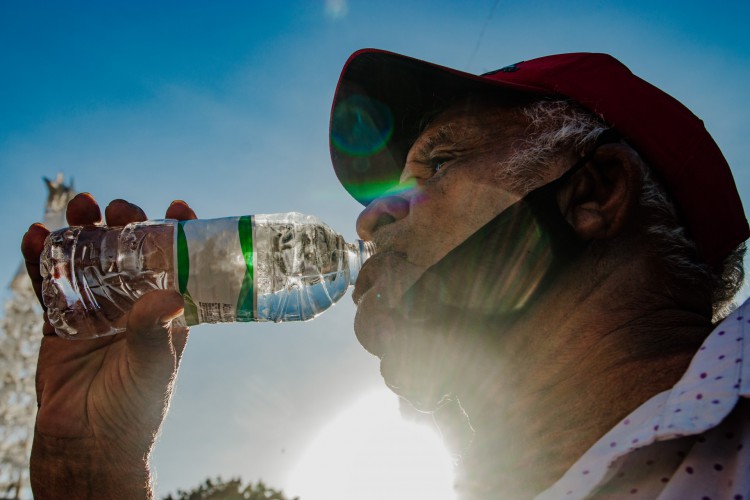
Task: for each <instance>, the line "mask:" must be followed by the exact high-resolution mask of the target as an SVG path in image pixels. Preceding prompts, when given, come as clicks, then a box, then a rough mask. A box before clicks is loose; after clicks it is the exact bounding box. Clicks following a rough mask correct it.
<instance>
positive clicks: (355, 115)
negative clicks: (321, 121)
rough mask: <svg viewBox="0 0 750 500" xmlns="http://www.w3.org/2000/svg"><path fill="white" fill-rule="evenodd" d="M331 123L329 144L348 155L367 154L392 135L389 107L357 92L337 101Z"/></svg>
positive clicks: (381, 147) (376, 150)
mask: <svg viewBox="0 0 750 500" xmlns="http://www.w3.org/2000/svg"><path fill="white" fill-rule="evenodd" d="M331 123H332V126H331V142H332V144H333V146H334V147H335V148H336V149H338V150H339V151H341V152H343V153H346V154H348V155H351V156H371V155H373V154H375V153H377V152H379V151H381V150H382V149H383V148H384V147H385V146H386V144H388V141H389V140H390V138H391V136H392V135H393V113H392V112H391V110H390V108H389V107H388V106H387V105H385V104H383V103H382V102H380V101H378V100H377V99H373V98H371V97H368V96H365V95H361V94H356V95H353V96H350V97H348V98H346V99H344V100H343V101H341V102H340V103H338V104H337V105H336V108H335V109H334V110H333V119H332V121H331Z"/></svg>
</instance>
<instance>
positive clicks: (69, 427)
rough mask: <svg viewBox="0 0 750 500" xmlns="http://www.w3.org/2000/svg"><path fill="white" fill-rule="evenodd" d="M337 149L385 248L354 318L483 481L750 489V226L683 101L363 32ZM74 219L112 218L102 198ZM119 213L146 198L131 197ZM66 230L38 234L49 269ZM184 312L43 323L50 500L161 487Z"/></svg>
mask: <svg viewBox="0 0 750 500" xmlns="http://www.w3.org/2000/svg"><path fill="white" fill-rule="evenodd" d="M331 153H332V158H333V164H334V168H335V170H336V173H337V175H338V176H339V179H340V180H341V182H342V184H343V185H344V187H345V188H346V189H347V190H348V191H349V192H350V193H351V194H352V195H353V196H354V197H355V198H356V199H358V200H359V201H361V202H362V203H364V204H366V205H367V206H366V208H365V210H364V211H363V212H362V214H361V215H360V217H359V219H358V221H357V229H358V232H359V233H360V235H361V236H362V237H363V238H365V239H371V240H373V241H375V243H376V245H377V248H378V253H377V254H376V255H375V256H374V257H372V258H371V259H370V260H369V261H368V262H367V263H366V264H365V266H364V267H363V269H362V271H361V273H360V276H359V279H358V281H357V285H356V288H355V293H354V300H355V302H356V303H357V305H358V309H357V317H356V320H355V331H356V334H357V337H358V339H359V340H360V342H361V343H362V345H363V346H364V347H365V348H366V349H368V350H369V351H370V352H372V353H373V354H375V355H377V356H378V357H380V358H381V371H382V373H383V377H384V379H385V381H386V383H387V384H388V385H389V386H390V387H391V388H392V389H393V390H394V391H395V392H397V393H398V394H399V395H401V396H403V397H404V398H405V399H407V400H409V401H410V402H411V403H412V404H413V405H414V406H415V407H417V408H418V409H421V410H424V411H431V412H434V413H435V416H436V420H437V421H438V423H439V425H441V426H442V428H443V430H444V433H445V436H446V438H447V439H448V440H450V441H451V442H452V443H453V445H454V446H455V447H456V450H457V451H458V452H459V453H460V460H459V463H458V473H457V485H456V487H457V491H458V492H459V494H460V495H461V497H462V498H472V499H487V498H532V497H539V498H590V497H594V498H598V497H601V498H619V497H625V496H627V497H637V498H657V497H658V498H674V499H681V498H750V455H749V454H748V452H747V450H748V447H749V446H750V442H747V443H746V441H750V428H749V427H748V420H749V419H750V409H749V408H748V403H747V401H746V399H745V397H747V396H748V395H750V374H748V373H745V372H746V371H747V366H748V365H747V363H746V362H745V361H744V360H745V359H747V358H749V357H750V352H746V351H749V350H750V348H748V347H745V346H746V344H747V343H746V341H745V339H744V325H745V324H747V323H748V322H749V321H750V310H748V311H746V312H743V310H744V309H745V308H744V306H743V307H740V308H739V309H738V310H736V311H735V312H734V313H732V314H731V315H729V316H728V317H727V318H726V319H724V316H726V315H727V314H728V311H729V310H730V309H731V299H732V297H733V296H734V294H735V293H736V291H737V289H738V288H739V286H740V284H741V280H742V256H743V253H744V245H743V242H744V240H745V239H746V238H747V236H748V234H749V233H748V224H747V221H746V220H745V216H744V213H743V209H742V205H741V203H740V200H739V197H738V195H737V191H736V188H735V186H734V182H733V180H732V176H731V173H730V171H729V167H728V165H727V164H726V161H725V160H724V158H723V156H722V154H721V152H720V151H719V149H718V147H717V146H716V144H715V143H714V142H713V140H712V139H711V137H710V136H709V134H708V133H707V132H706V131H705V129H704V128H703V125H702V123H701V122H700V120H698V119H697V118H696V117H695V116H694V115H692V114H691V113H690V112H689V111H688V110H687V109H686V108H684V107H683V106H682V105H681V104H680V103H678V102H677V101H675V100H674V99H673V98H671V97H670V96H668V95H667V94H665V93H663V92H662V91H660V90H658V89H656V88H655V87H653V86H651V85H649V84H648V83H646V82H644V81H643V80H641V79H639V78H637V77H636V76H634V75H633V74H632V73H630V72H629V71H628V70H627V68H625V67H624V66H623V65H621V64H620V63H619V62H617V61H616V60H614V59H613V58H611V57H609V56H606V55H602V54H565V55H558V56H549V57H544V58H540V59H535V60H530V61H526V62H522V63H517V64H514V65H511V66H506V67H504V68H502V69H500V70H498V71H496V72H492V73H489V74H486V75H482V76H473V75H468V74H465V73H461V72H458V71H455V70H451V69H448V68H442V67H439V66H435V65H431V64H428V63H424V62H421V61H417V60H414V59H410V58H407V57H404V56H399V55H396V54H390V53H386V52H381V51H375V50H366V51H361V52H358V53H356V54H354V55H353V56H352V58H351V59H350V60H349V62H348V63H347V65H346V67H345V68H344V71H343V73H342V77H341V80H340V82H339V86H338V89H337V93H336V96H335V98H334V106H333V112H332V120H331ZM167 216H168V217H173V218H193V217H195V215H194V214H193V213H192V211H191V210H190V208H189V207H188V206H187V205H185V204H184V203H182V202H175V203H173V204H172V206H170V209H169V211H168V212H167ZM68 217H69V222H71V223H72V224H90V223H93V222H96V221H98V220H99V219H100V215H99V209H98V207H97V205H96V203H95V202H94V201H93V199H92V198H91V197H90V196H88V195H81V196H79V197H78V198H76V199H75V200H73V202H71V205H70V206H69V209H68ZM106 218H107V223H109V224H122V223H124V222H127V221H131V220H142V219H145V215H144V214H143V212H142V211H140V210H139V209H138V208H137V207H134V206H132V205H129V204H127V203H126V202H124V201H116V202H113V203H112V204H110V205H109V207H108V208H107V212H106ZM45 234H46V233H45V230H44V229H43V228H41V227H39V226H32V228H31V229H30V230H29V232H28V233H27V235H26V237H25V239H24V243H23V248H24V254H25V256H26V258H27V261H28V262H29V268H30V273H31V275H32V277H33V278H34V279H35V282H36V283H38V282H39V279H38V274H39V273H38V255H39V252H40V242H41V241H42V239H43V237H44V235H45ZM180 312H181V300H180V297H179V296H178V295H177V294H176V293H173V292H153V293H152V294H149V295H147V296H145V297H143V298H142V299H141V300H140V301H139V302H137V303H136V305H135V306H134V308H133V310H132V311H131V313H130V315H129V319H128V332H127V333H126V334H125V335H123V336H120V337H116V338H113V339H112V340H109V339H107V340H104V341H101V342H100V341H94V342H91V343H84V342H74V343H66V342H65V341H63V340H61V339H58V338H56V337H54V336H53V335H47V336H45V338H44V342H43V345H42V351H41V355H40V364H39V373H38V391H39V399H40V410H39V416H38V419H37V433H36V439H35V443H34V451H33V457H32V481H33V485H34V489H35V493H36V494H37V496H39V497H40V498H41V497H48V496H56V492H57V493H59V492H60V491H67V492H68V493H73V494H74V495H75V494H77V495H80V496H85V495H89V496H98V497H113V498H114V497H117V496H118V495H119V496H123V497H129V496H138V495H140V496H145V495H146V494H147V493H148V491H149V490H148V478H149V470H148V453H149V450H150V448H151V445H152V444H153V439H154V437H153V436H154V435H155V433H156V431H157V430H158V427H159V425H160V422H161V417H162V415H163V413H164V411H165V410H166V407H167V404H168V400H169V396H170V395H171V383H172V381H173V379H174V376H175V374H176V369H177V366H178V364H179V358H180V354H181V352H182V349H183V348H184V345H185V340H186V332H185V331H179V330H174V329H172V328H171V327H170V326H169V320H170V319H171V318H173V317H175V316H176V315H178V314H180ZM722 319H723V321H721V322H720V320H722ZM45 333H46V334H51V333H52V332H51V329H50V327H49V325H45Z"/></svg>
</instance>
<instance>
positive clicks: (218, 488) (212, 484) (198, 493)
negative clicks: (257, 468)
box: [164, 477, 299, 500]
mask: <svg viewBox="0 0 750 500" xmlns="http://www.w3.org/2000/svg"><path fill="white" fill-rule="evenodd" d="M164 500H299V497H295V498H291V497H287V496H285V495H284V493H282V492H281V491H280V490H276V489H273V488H269V487H268V486H266V485H265V484H264V483H263V481H258V482H257V483H249V484H247V485H245V486H243V485H242V480H241V479H240V478H232V479H230V480H228V481H224V480H222V479H221V477H217V478H216V479H211V478H209V479H206V480H205V481H204V482H203V483H201V484H200V485H199V486H198V487H197V488H194V489H192V490H190V491H183V490H177V494H176V495H171V494H170V495H168V496H166V497H164Z"/></svg>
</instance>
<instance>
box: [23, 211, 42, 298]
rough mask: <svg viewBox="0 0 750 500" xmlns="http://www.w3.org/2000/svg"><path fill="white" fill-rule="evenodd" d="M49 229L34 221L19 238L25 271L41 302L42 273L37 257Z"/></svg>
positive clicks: (39, 254) (40, 252)
mask: <svg viewBox="0 0 750 500" xmlns="http://www.w3.org/2000/svg"><path fill="white" fill-rule="evenodd" d="M47 235H49V231H48V230H47V228H46V227H44V226H43V225H42V224H39V223H36V224H32V225H31V227H29V230H28V231H26V234H24V235H23V239H22V240H21V253H22V254H23V260H24V262H25V263H26V272H27V273H28V274H29V278H31V284H32V285H33V287H34V293H36V297H37V299H39V303H42V274H41V271H40V270H39V257H40V256H41V254H42V250H44V240H45V239H47Z"/></svg>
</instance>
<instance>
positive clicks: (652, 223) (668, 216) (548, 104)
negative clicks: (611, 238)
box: [500, 99, 745, 320]
mask: <svg viewBox="0 0 750 500" xmlns="http://www.w3.org/2000/svg"><path fill="white" fill-rule="evenodd" d="M519 112H520V113H521V115H522V116H524V117H525V118H526V119H527V120H528V123H529V125H528V131H527V135H526V139H524V140H523V143H522V144H517V145H516V147H515V148H514V153H513V154H512V155H511V158H510V159H509V160H508V161H507V162H506V163H505V165H504V166H505V168H503V169H501V172H502V173H501V174H500V175H502V176H503V178H505V179H506V180H507V181H508V182H510V187H511V189H513V190H515V191H516V192H519V193H526V192H529V191H530V190H531V189H533V188H535V187H537V186H539V185H541V184H543V183H544V182H546V181H545V177H546V175H548V170H549V169H548V168H545V167H546V166H549V165H551V164H552V163H553V162H554V161H556V160H557V159H558V158H559V157H560V155H561V154H570V153H572V154H575V155H583V154H585V153H587V152H588V151H589V150H590V149H591V147H593V145H594V143H595V141H596V139H597V138H598V137H599V135H600V134H601V133H602V132H604V131H605V130H607V128H609V127H608V126H607V125H606V124H605V123H604V122H603V121H602V120H600V119H599V118H598V117H597V116H595V115H594V114H592V113H590V112H589V111H587V110H585V109H583V108H582V107H580V106H579V105H577V104H575V103H573V102H571V101H567V100H562V99H541V100H537V101H534V102H532V103H530V104H527V105H524V106H522V107H521V108H520V109H519ZM644 165H645V162H644ZM642 176H643V177H642V181H643V184H642V188H641V194H640V205H641V207H642V209H643V213H644V214H645V217H646V224H645V227H644V230H645V232H646V234H648V235H650V236H651V241H652V242H653V247H654V249H655V251H656V253H657V254H658V256H659V257H660V259H661V262H662V263H663V265H664V269H665V270H666V271H667V273H669V275H670V276H671V277H673V278H674V279H675V281H676V282H677V283H681V284H685V285H689V286H698V287H701V289H704V290H705V291H706V292H707V293H709V294H710V296H711V299H712V307H713V316H714V320H718V319H721V318H723V317H724V316H725V315H727V314H728V313H729V312H730V311H731V310H732V309H733V307H734V303H733V301H732V300H733V298H734V296H735V295H736V293H737V292H738V291H739V289H740V287H741V286H742V282H743V279H744V269H743V257H744V254H745V245H744V243H743V244H742V245H740V246H739V247H738V248H737V249H736V250H735V251H734V252H732V253H731V254H730V255H729V256H727V257H726V258H725V259H724V261H723V262H722V263H721V264H720V265H718V266H716V267H711V266H709V265H708V264H706V263H705V262H703V261H702V259H701V258H700V257H699V254H698V250H697V247H696V244H695V241H693V239H692V238H691V237H690V235H689V234H688V232H687V229H686V228H685V226H684V225H683V224H682V223H681V221H680V219H679V215H678V213H677V210H676V208H675V204H674V203H673V201H672V200H671V198H670V196H669V194H668V193H667V191H666V190H665V189H664V187H663V186H662V185H661V183H660V182H659V180H658V179H657V178H656V176H655V175H654V172H653V171H652V169H651V167H649V166H647V165H646V166H645V167H644V168H643V169H642ZM547 181H548V180H547Z"/></svg>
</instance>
